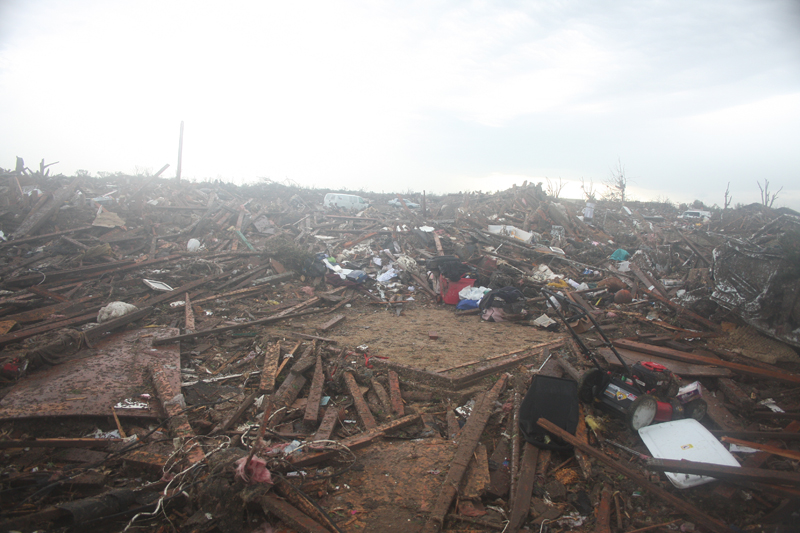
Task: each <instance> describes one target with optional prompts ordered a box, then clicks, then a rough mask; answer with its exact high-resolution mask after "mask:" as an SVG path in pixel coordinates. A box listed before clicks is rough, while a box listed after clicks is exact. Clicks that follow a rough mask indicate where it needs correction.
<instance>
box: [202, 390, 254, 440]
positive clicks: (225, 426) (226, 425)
mask: <svg viewBox="0 0 800 533" xmlns="http://www.w3.org/2000/svg"><path fill="white" fill-rule="evenodd" d="M261 394H262V393H261V391H258V390H257V391H255V392H251V393H250V394H248V395H247V396H246V397H245V399H244V400H242V403H240V404H239V407H237V408H236V411H234V412H233V414H231V416H229V417H228V418H226V419H225V421H224V422H222V424H219V425H217V426H216V427H214V429H212V430H211V435H216V434H217V433H224V432H226V431H228V430H229V429H230V428H231V426H232V425H233V424H235V423H236V422H237V421H238V420H239V418H241V416H242V415H243V414H244V412H245V411H247V409H249V408H250V406H251V405H253V403H254V402H255V401H256V398H258V397H259V396H261Z"/></svg>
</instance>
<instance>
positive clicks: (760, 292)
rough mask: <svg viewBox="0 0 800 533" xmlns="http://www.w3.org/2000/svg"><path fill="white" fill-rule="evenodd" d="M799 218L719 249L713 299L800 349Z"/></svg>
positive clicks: (783, 219) (782, 220) (787, 219)
mask: <svg viewBox="0 0 800 533" xmlns="http://www.w3.org/2000/svg"><path fill="white" fill-rule="evenodd" d="M798 240H800V219H798V218H797V217H789V216H786V215H784V216H782V217H779V218H778V219H776V220H775V221H773V222H771V223H770V224H768V225H767V226H765V227H764V228H762V229H761V230H759V231H758V232H756V233H755V234H754V236H753V237H752V238H751V239H749V240H747V241H744V240H735V239H730V240H728V241H727V242H726V243H725V244H723V245H722V246H720V247H718V248H716V249H715V250H714V264H713V279H714V291H713V293H712V295H711V298H712V299H713V300H714V301H715V302H717V303H718V304H719V305H721V306H722V307H724V308H726V309H729V310H731V311H733V312H735V313H737V314H738V315H739V316H740V317H741V318H742V319H743V320H744V321H745V322H747V323H748V324H750V325H751V326H753V327H754V328H756V329H757V330H759V331H760V332H762V333H764V334H765V335H769V336H770V337H773V338H775V339H778V340H780V341H782V342H785V343H787V344H791V345H792V346H796V347H800V265H798V264H797V259H796V258H795V257H793V255H792V254H793V253H795V252H793V250H796V249H797V248H798V247H800V243H799V242H796V241H798Z"/></svg>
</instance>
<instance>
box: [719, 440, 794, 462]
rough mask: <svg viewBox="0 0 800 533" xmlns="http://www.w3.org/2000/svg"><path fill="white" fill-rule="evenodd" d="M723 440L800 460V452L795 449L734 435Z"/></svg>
mask: <svg viewBox="0 0 800 533" xmlns="http://www.w3.org/2000/svg"><path fill="white" fill-rule="evenodd" d="M722 442H727V443H729V444H736V445H738V446H747V447H748V448H753V449H754V450H759V451H762V452H767V453H769V454H771V455H778V456H780V457H786V458H788V459H792V460H794V461H800V452H796V451H794V450H785V449H783V448H778V447H777V446H769V445H768V444H761V443H759V442H753V441H749V440H742V439H736V438H733V437H722Z"/></svg>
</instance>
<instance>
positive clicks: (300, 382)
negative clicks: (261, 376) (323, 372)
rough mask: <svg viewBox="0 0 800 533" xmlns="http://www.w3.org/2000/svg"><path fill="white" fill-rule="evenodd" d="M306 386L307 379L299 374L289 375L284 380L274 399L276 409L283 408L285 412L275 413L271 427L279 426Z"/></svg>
mask: <svg viewBox="0 0 800 533" xmlns="http://www.w3.org/2000/svg"><path fill="white" fill-rule="evenodd" d="M305 384H306V378H305V377H303V376H300V375H297V374H289V375H288V376H286V379H284V380H283V383H281V386H280V387H279V388H278V390H277V391H276V392H275V394H274V398H273V402H274V405H275V408H276V409H281V408H283V409H284V410H283V411H281V412H276V413H275V415H274V416H273V418H272V420H271V421H270V427H275V426H277V425H278V424H279V423H280V421H281V420H283V417H284V414H285V412H286V409H289V407H290V406H291V405H292V404H293V403H294V401H295V400H296V399H297V397H298V396H299V395H300V391H301V390H302V389H303V386H304V385H305Z"/></svg>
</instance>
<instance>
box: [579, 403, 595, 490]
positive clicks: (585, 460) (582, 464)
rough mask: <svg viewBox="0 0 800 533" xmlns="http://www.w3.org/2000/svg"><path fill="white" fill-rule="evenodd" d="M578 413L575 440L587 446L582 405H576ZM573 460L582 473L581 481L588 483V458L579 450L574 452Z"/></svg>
mask: <svg viewBox="0 0 800 533" xmlns="http://www.w3.org/2000/svg"><path fill="white" fill-rule="evenodd" d="M578 413H579V417H578V427H577V428H575V438H577V439H580V440H581V442H583V443H584V444H587V445H588V444H589V435H588V434H587V432H586V420H585V419H584V417H583V414H584V413H583V404H579V405H578ZM575 458H576V459H577V460H578V464H579V465H580V467H581V472H583V479H585V480H587V481H588V480H589V479H591V477H592V463H591V461H589V458H588V457H586V455H585V454H584V453H583V452H582V451H580V450H575Z"/></svg>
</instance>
